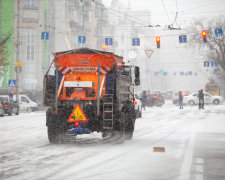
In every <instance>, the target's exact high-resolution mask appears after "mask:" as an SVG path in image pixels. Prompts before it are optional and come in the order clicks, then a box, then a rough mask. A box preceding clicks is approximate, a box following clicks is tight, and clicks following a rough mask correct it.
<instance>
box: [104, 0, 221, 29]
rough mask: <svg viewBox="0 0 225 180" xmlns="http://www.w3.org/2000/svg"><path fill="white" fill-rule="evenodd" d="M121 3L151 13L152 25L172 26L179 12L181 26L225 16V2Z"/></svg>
mask: <svg viewBox="0 0 225 180" xmlns="http://www.w3.org/2000/svg"><path fill="white" fill-rule="evenodd" d="M102 1H103V3H104V4H105V5H106V7H109V6H110V4H111V0H102ZM120 2H122V3H123V4H124V6H125V8H127V6H128V2H130V4H131V8H132V9H133V10H138V11H139V10H149V11H151V13H152V17H151V19H152V24H153V25H156V24H160V25H161V26H165V25H169V24H171V22H173V21H174V18H175V15H176V12H178V18H177V23H178V24H179V25H180V26H186V25H188V24H189V23H190V22H191V21H192V20H193V18H202V17H204V18H211V17H215V16H219V15H225V0H120ZM124 10H125V9H124ZM121 11H122V9H121ZM166 12H167V13H166Z"/></svg>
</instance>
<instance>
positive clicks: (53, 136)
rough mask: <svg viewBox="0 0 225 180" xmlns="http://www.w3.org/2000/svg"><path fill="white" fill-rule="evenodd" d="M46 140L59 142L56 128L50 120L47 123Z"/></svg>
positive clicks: (53, 142)
mask: <svg viewBox="0 0 225 180" xmlns="http://www.w3.org/2000/svg"><path fill="white" fill-rule="evenodd" d="M48 140H49V142H50V143H51V144H58V143H59V135H58V130H57V129H56V127H55V126H54V125H53V123H51V122H50V123H49V124H48Z"/></svg>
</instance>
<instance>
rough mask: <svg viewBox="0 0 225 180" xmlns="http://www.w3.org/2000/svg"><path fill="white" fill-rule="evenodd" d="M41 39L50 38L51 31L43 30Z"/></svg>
mask: <svg viewBox="0 0 225 180" xmlns="http://www.w3.org/2000/svg"><path fill="white" fill-rule="evenodd" d="M41 39H42V40H48V39H49V32H41Z"/></svg>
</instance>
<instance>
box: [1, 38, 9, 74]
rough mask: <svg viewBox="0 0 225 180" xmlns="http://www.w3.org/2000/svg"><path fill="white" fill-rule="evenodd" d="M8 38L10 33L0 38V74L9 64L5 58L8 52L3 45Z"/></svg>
mask: <svg viewBox="0 0 225 180" xmlns="http://www.w3.org/2000/svg"><path fill="white" fill-rule="evenodd" d="M9 38H10V35H8V36H7V37H5V38H2V39H1V38H0V74H3V73H4V67H5V66H7V65H8V64H9V63H8V59H7V55H8V52H7V49H6V46H5V45H6V43H7V41H8V40H9Z"/></svg>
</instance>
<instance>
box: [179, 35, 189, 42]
mask: <svg viewBox="0 0 225 180" xmlns="http://www.w3.org/2000/svg"><path fill="white" fill-rule="evenodd" d="M179 42H180V43H187V35H180V36H179Z"/></svg>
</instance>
